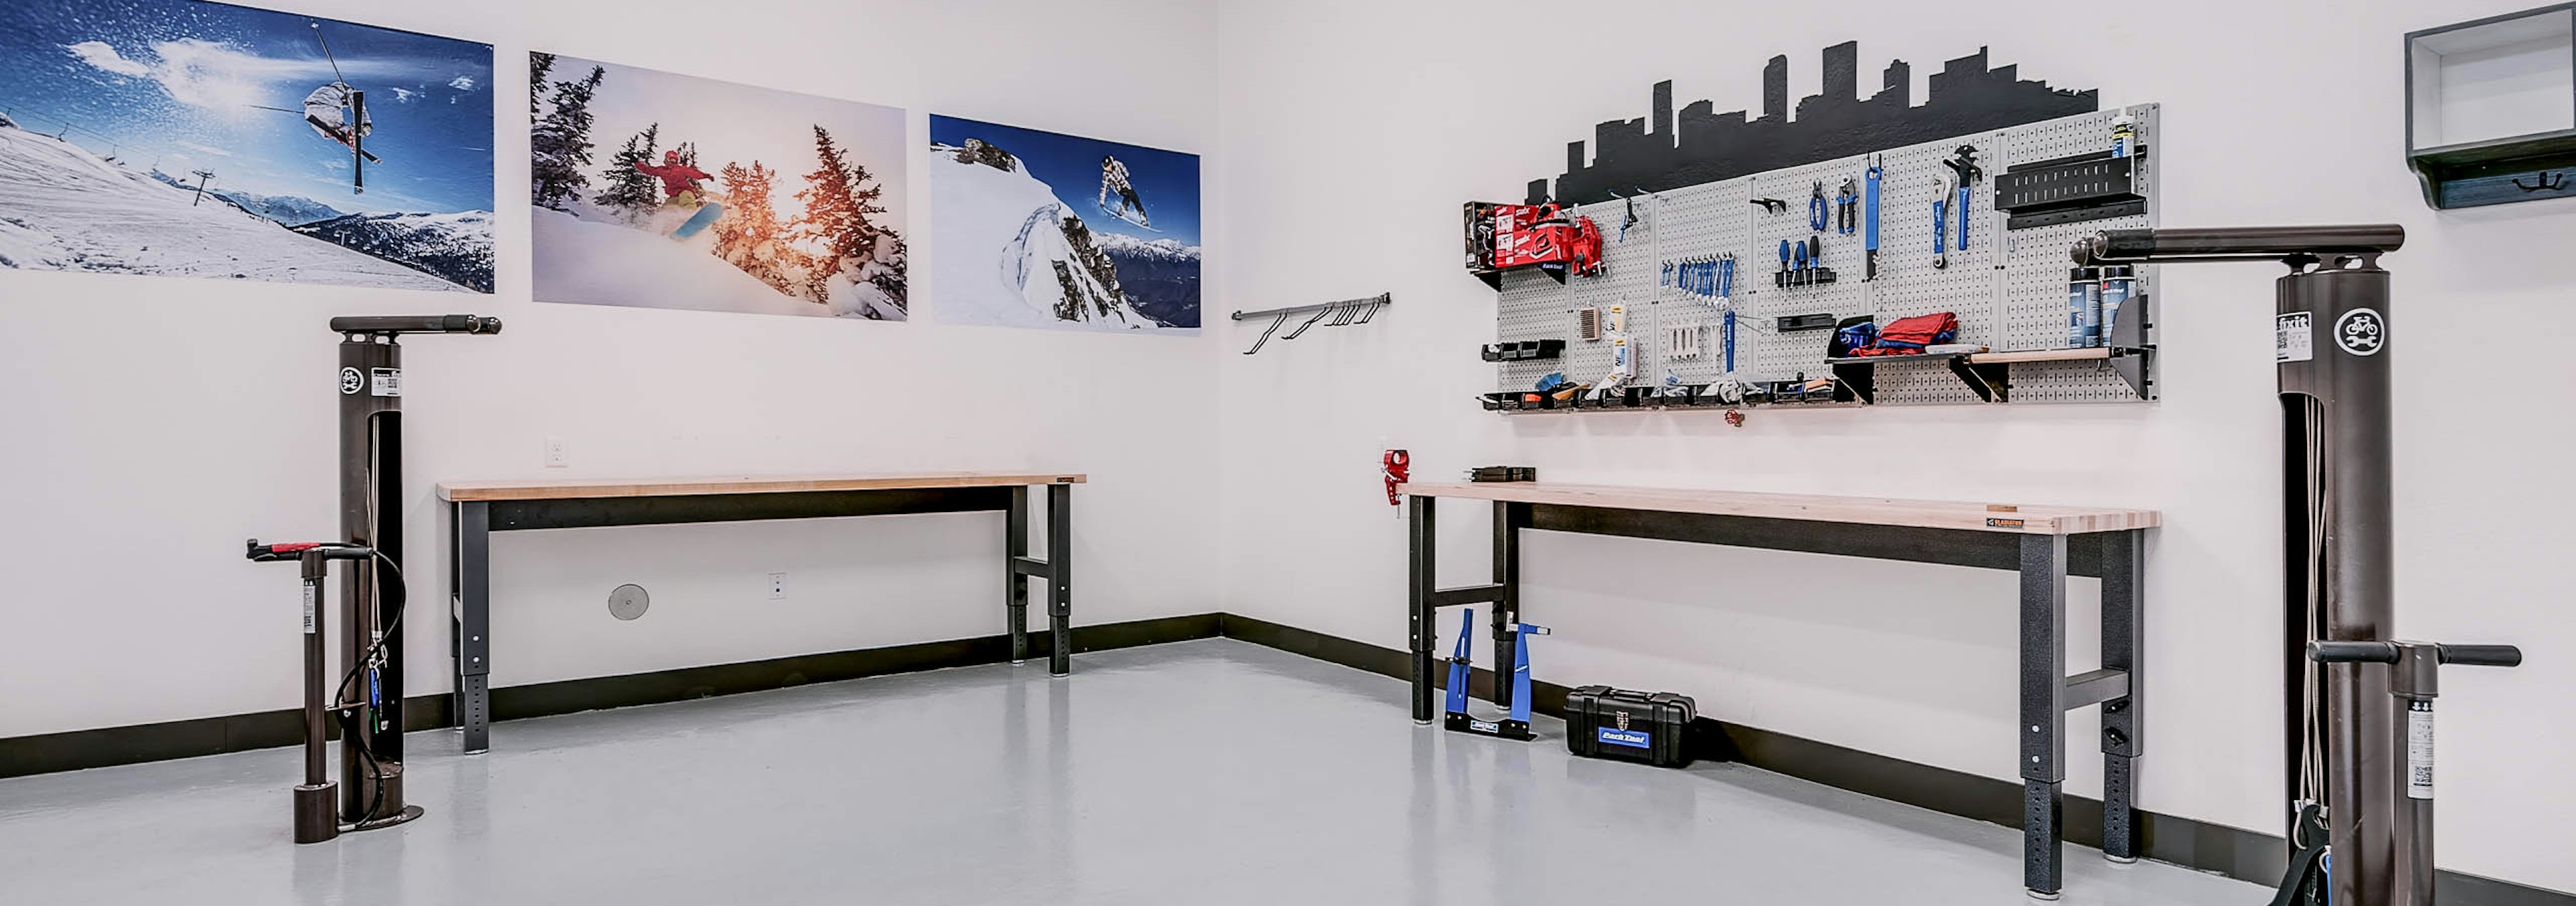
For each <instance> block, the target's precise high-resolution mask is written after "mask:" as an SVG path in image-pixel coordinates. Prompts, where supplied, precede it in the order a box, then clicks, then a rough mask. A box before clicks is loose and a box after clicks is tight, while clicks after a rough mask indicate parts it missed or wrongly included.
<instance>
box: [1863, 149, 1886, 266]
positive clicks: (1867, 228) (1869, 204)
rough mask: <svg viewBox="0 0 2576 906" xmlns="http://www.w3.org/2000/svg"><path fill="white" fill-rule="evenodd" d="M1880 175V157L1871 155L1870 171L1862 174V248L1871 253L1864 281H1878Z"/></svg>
mask: <svg viewBox="0 0 2576 906" xmlns="http://www.w3.org/2000/svg"><path fill="white" fill-rule="evenodd" d="M1880 174H1881V171H1880V170H1879V158H1878V155H1875V154H1873V155H1870V158H1869V169H1868V170H1867V171H1865V172H1863V173H1862V182H1863V183H1864V184H1865V186H1864V188H1863V189H1862V192H1863V194H1862V197H1861V204H1862V207H1863V210H1862V212H1861V221H1862V225H1861V237H1860V247H1861V248H1863V249H1867V250H1868V252H1869V264H1868V268H1867V270H1866V271H1864V272H1863V274H1862V276H1861V279H1863V280H1876V279H1878V178H1879V176H1880Z"/></svg>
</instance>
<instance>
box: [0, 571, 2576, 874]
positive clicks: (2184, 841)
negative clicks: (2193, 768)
mask: <svg viewBox="0 0 2576 906" xmlns="http://www.w3.org/2000/svg"><path fill="white" fill-rule="evenodd" d="M1218 636H1223V637H1225V638H1231V639H1239V640H1242V641H1245V642H1250V643H1253V644H1256V645H1261V646H1264V647H1268V648H1276V649H1278V650H1281V651H1286V652H1289V653H1292V654H1299V655H1304V656H1306V657H1310V658H1314V659H1317V660H1321V661H1327V662H1330V663H1335V664H1340V665H1342V666H1345V667H1350V668H1353V669H1357V670H1362V671H1366V672H1369V673H1374V674H1378V675H1380V676H1388V677H1393V678H1396V679H1399V680H1404V679H1410V678H1411V677H1412V671H1413V667H1412V663H1411V658H1410V656H1409V655H1408V654H1407V653H1406V652H1403V651H1398V650H1396V649H1393V648H1385V647H1380V646H1377V645H1372V644H1369V643H1367V642H1359V641H1353V640H1351V639H1345V638H1341V637H1339V636H1332V635H1326V634H1323V633H1320V632H1313V631H1309V630H1305V629H1299V628H1296V627H1294V626H1288V625H1285V624H1281V623H1273V622H1270V621H1267V620H1260V619H1255V618H1252V617H1246V616H1240V615H1237V614H1230V613H1202V614H1192V615H1188V616H1178V617H1162V618H1159V619H1151V620H1135V621H1130V622H1125V623H1106V624H1101V625H1096V626H1077V627H1074V630H1073V650H1074V652H1075V653H1077V654H1079V653H1082V652H1086V651H1106V650H1109V649H1113V648H1132V647H1136V646H1140V645H1159V644H1163V643H1166V642H1182V641H1189V640H1192V639H1204V638H1213V637H1218ZM1052 644H1053V643H1052V640H1051V639H1050V638H1049V637H1048V636H1047V635H1046V634H1045V633H1043V632H1033V633H1031V634H1030V635H1029V653H1028V657H1029V660H1031V661H1040V660H1044V659H1045V658H1046V657H1047V655H1048V654H1049V653H1050V649H1051V646H1052ZM1010 650H1011V647H1010V638H1009V637H1008V636H999V635H994V636H980V637H976V638H969V639H956V640H952V641H944V642H923V643H919V644H912V645H896V646H892V647H886V648H866V649H859V650H854V651H839V652H832V653H829V654H813V655H798V656H795V657H783V658H772V659H768V660H761V661H748V662H744V663H737V664H718V665H713V666H706V667H686V668H681V669H677V670H661V671H654V672H649V673H635V674H627V675H623V676H606V677H593V678H589V679H577V680H564V681H561V682H553V683H538V684H535V685H528V686H508V687H504V688H500V689H494V690H492V711H493V716H494V719H496V720H516V719H519V718H523V717H543V716H548V715H554V714H570V713H573V712H576V711H595V710H599V709H603V708H620V707H626V706H630V705H648V704H659V703H663V702H674V701H684V700H687V699H693V698H707V697H710V696H717V695H733V694H737V693H742V692H758V691H761V690H765V689H779V688H784V687H789V686H798V685H803V684H806V683H823V682H834V681H838V680H847V679H858V678H861V677H868V676H882V675H885V674H891V673H910V672H914V671H919V670H935V669H940V668H945V667H966V666H973V665H978V664H994V663H1001V662H1003V661H1006V660H1009V659H1010ZM1434 680H1435V682H1439V683H1441V684H1443V685H1445V684H1446V680H1447V676H1446V674H1445V672H1444V673H1441V674H1437V675H1435V676H1434ZM1493 683H1494V675H1493V673H1492V671H1489V670H1485V669H1482V668H1478V669H1476V670H1475V671H1473V672H1472V674H1471V675H1470V678H1469V680H1468V684H1467V688H1468V692H1469V693H1470V694H1472V695H1475V696H1477V697H1480V698H1484V699H1487V700H1491V699H1492V698H1493V688H1494V686H1493ZM1566 691H1567V687H1565V686H1560V685H1557V684H1555V683H1547V682H1533V683H1531V684H1530V692H1531V695H1530V707H1531V710H1533V711H1536V712H1537V713H1540V714H1546V715H1549V716H1552V717H1559V718H1561V717H1564V716H1565V693H1566ZM407 706H408V708H407V710H406V712H405V714H406V716H405V720H404V722H405V723H407V724H409V725H410V726H409V729H413V730H427V729H435V728H438V727H450V726H455V717H454V711H453V697H452V696H449V695H446V694H440V695H423V696H414V697H412V698H411V699H409V700H408V701H407ZM1390 719H1395V718H1390ZM303 738H304V723H303V716H302V713H301V712H299V711H295V710H282V711H262V712H257V713H252V714H234V715H228V716H223V717H206V718H198V719H194V720H178V721H168V722H164V723H153V724H138V725H134V726H126V727H107V728H103V729H96V730H75V731H71V732H66V733H48V734H43V735H38V736H19V737H14V738H8V739H0V777H17V776H24V775H29V774H44V773H51V772H55V771H70V770H78V769H81V768H93V767H105V766H108V765H118V764H133V763H136V762H145V761H161V760H165V759H171V758H189V757H194V756H198V755H214V754H220V753H223V752H238V751H243V750H246V749H265V748H275V747H278V746H291V745H295V744H297V743H300V742H302V741H303ZM1689 747H1690V750H1691V753H1692V755H1693V757H1695V758H1699V759H1702V760H1709V761H1734V762H1739V763H1742V764H1745V765H1749V766H1752V767H1757V768H1761V769H1763V770H1767V771H1771V772H1774V773H1779V774H1786V775H1789V776H1791V777H1797V778H1800V779H1802V780H1808V781H1813V782H1815V783H1820V784H1824V785H1826V786H1831V787H1837V788H1841V789H1845V790H1850V791H1852V792H1856V793H1860V794H1862V795H1867V796H1874V797H1877V798H1880V799H1886V800H1889V801H1892V802H1899V803H1903V804H1906V805H1911V806H1915V807H1917V808H1923V809H1929V810H1931V811H1936V812H1941V813H1944V814H1949V815H1957V816H1959V817H1963V818H1973V819H1976V820H1979V821H1985V822H1988V823H1992V824H2000V825H2003V826H2005V827H2012V828H2018V827H2020V826H2021V786H2020V784H2017V783H2012V782H2010V781H2004V780H1997V779H1994V778H1991V777H1983V776H1979V775H1975V774H1967V773H1962V772H1959V771H1953V770H1949V769H1947V768H1938V767H1933V766H1931V765H1926V764H1917V763H1915V762H1910V761H1904V760H1901V759H1896V758H1890V757H1888V756H1885V755H1875V754H1871V753H1868V752H1863V751H1860V750H1858V749H1850V748H1845V747H1842V746H1837V745H1833V744H1831V743H1823V742H1817V741H1815V740H1811V739H1803V738H1800V737H1796V736H1790V735H1787V734H1785V733H1774V732H1772V731H1769V730H1764V729H1760V728H1757V727H1747V726H1743V725H1740V724H1730V723H1724V722H1721V721H1716V720H1711V719H1708V718H1705V717H1703V718H1700V719H1698V720H1696V721H1694V722H1692V725H1691V738H1690V741H1689ZM2063 821H2064V826H2065V831H2066V839H2067V840H2068V841H2069V842H2072V843H2077V844H2081V845H2085V846H2094V847H2099V846H2100V845H2101V843H2102V803H2101V802H2100V801H2099V800H2094V799H2086V798H2083V797H2079V796H2068V797H2066V806H2065V812H2064V817H2063ZM2138 821H2139V826H2140V833H2141V835H2142V837H2143V843H2144V850H2145V853H2146V856H2147V857H2148V858H2150V859H2155V860H2157V861H2160V862H2171V863H2173V864H2176V865H2181V866H2183V867H2186V868H2192V869H2197V870H2200V871H2208V872H2215V873H2218V874H2223V875H2226V876H2228V877H2231V878H2236V879H2239V880H2244V881H2252V882H2254V883H2257V884H2262V885H2265V886H2270V885H2273V884H2276V883H2279V881H2280V879H2281V871H2282V869H2283V867H2284V858H2285V853H2284V852H2283V849H2282V845H2281V838H2279V837H2275V836H2271V835H2269V834H2261V833H2255V832H2253V831H2248V830H2242V829H2238V828H2233V827H2228V826H2225V825H2219V824H2209V823H2205V822H2200V821H2194V820H2192V819H2189V818H2180V817H2175V816H2173V815H2163V814H2157V813H2154V812H2147V811H2140V812H2139V813H2138ZM2437 885H2438V891H2437V892H2438V894H2439V896H2440V899H2441V901H2442V903H2443V906H2576V894H2568V893H2561V892H2558V891H2553V890H2546V889H2542V888H2538V887H2531V886H2527V885H2523V884H2516V883H2513V882H2511V881H2501V880H2497V879H2494V878H2486V877H2480V876H2478V875H2469V874H2461V873H2458V872H2451V871H2444V872H2442V873H2441V875H2440V879H2439V881H2438V882H2437Z"/></svg>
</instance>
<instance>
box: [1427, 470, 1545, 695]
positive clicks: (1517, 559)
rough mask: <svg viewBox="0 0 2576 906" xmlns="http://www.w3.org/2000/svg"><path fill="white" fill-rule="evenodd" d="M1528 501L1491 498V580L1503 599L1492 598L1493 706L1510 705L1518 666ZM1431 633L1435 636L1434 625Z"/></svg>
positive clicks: (1519, 664) (1435, 628) (1436, 633)
mask: <svg viewBox="0 0 2576 906" xmlns="http://www.w3.org/2000/svg"><path fill="white" fill-rule="evenodd" d="M1529 509H1530V505H1529V504H1526V503H1512V502H1509V501H1503V500H1497V501H1494V584H1496V585H1500V586H1502V587H1503V599H1502V600H1500V601H1496V602H1494V695H1493V700H1494V707H1497V708H1501V709H1503V710H1504V711H1505V712H1509V711H1510V710H1511V708H1512V673H1513V671H1516V670H1519V669H1520V666H1521V663H1520V646H1519V645H1518V644H1517V643H1518V642H1519V641H1520V640H1519V639H1518V638H1517V636H1518V635H1519V633H1518V631H1517V630H1516V629H1515V627H1517V626H1519V625H1520V622H1521V535H1520V532H1519V529H1520V527H1521V526H1524V525H1527V524H1529ZM1434 630H1435V631H1434V632H1433V633H1432V635H1434V636H1437V635H1439V633H1438V632H1437V627H1436V626H1435V627H1434Z"/></svg>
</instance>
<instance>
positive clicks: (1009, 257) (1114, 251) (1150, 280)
mask: <svg viewBox="0 0 2576 906" xmlns="http://www.w3.org/2000/svg"><path fill="white" fill-rule="evenodd" d="M930 207H931V233H932V237H933V241H935V242H937V243H938V249H939V253H938V255H937V258H936V264H935V265H934V269H935V270H936V271H937V273H938V296H939V298H938V303H937V305H936V308H935V310H936V312H937V316H938V320H939V321H940V322H941V323H948V324H984V325H998V326H1006V327H1048V328H1055V329H1059V330H1099V331H1150V332H1159V333H1170V334H1178V335H1184V336H1194V335H1196V334H1197V333H1198V330H1199V159H1198V155H1195V154H1182V153H1180V152H1177V151H1163V150H1158V149H1154V148H1142V147H1138V146H1135V145H1122V144H1118V143H1116V142H1105V141H1099V140H1096V139H1088V138H1079V137H1075V136H1071V135H1062V134H1058V133H1054V132H1040V131H1038V130H1035V129H1021V128H1017V127H1013V126H1001V125H995V124H992V123H983V122H977V121H974V120H964V119H957V118H955V117H946V116H932V117H931V118H930Z"/></svg>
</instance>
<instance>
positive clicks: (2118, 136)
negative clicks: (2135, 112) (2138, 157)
mask: <svg viewBox="0 0 2576 906" xmlns="http://www.w3.org/2000/svg"><path fill="white" fill-rule="evenodd" d="M2136 153H2138V127H2137V124H2135V123H2132V122H2130V121H2129V115H2128V114H2125V113H2123V114H2120V118H2119V119H2116V120H2112V121H2111V156H2112V157H2127V156H2129V155H2132V154H2136Z"/></svg>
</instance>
